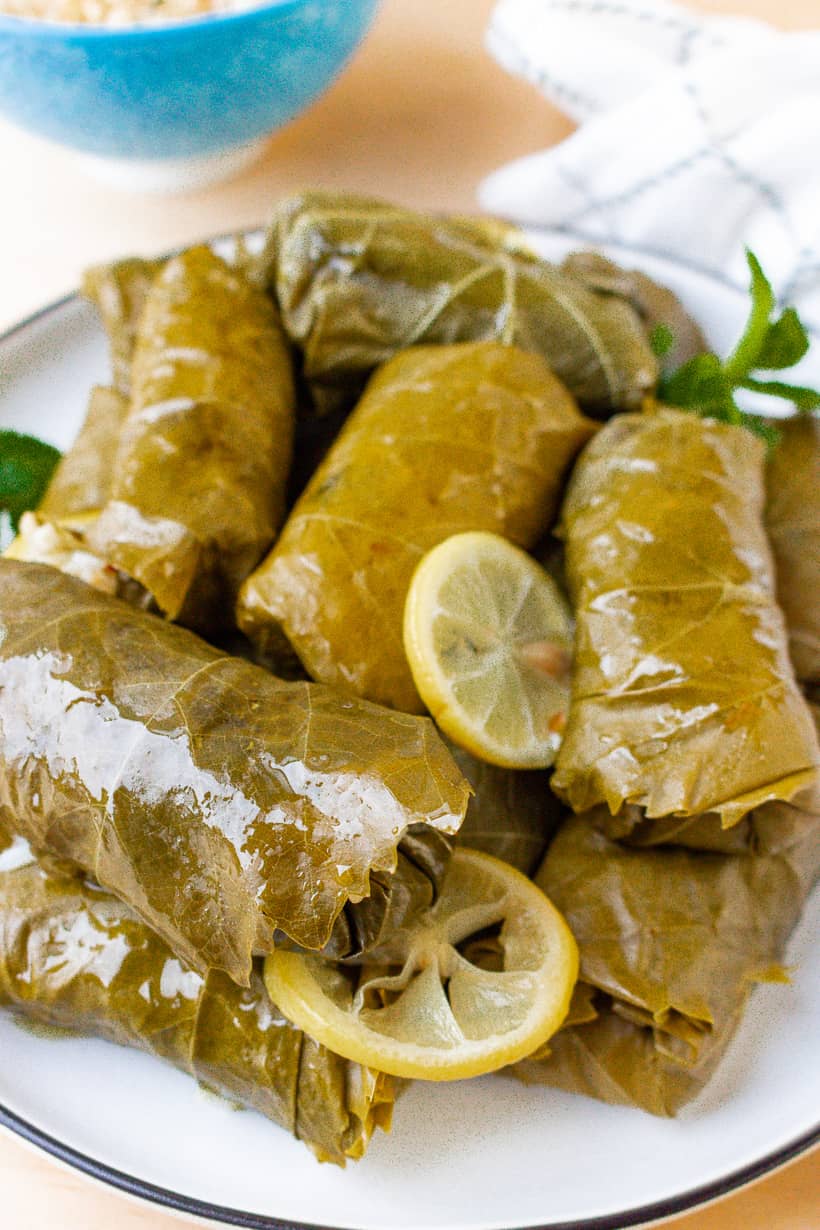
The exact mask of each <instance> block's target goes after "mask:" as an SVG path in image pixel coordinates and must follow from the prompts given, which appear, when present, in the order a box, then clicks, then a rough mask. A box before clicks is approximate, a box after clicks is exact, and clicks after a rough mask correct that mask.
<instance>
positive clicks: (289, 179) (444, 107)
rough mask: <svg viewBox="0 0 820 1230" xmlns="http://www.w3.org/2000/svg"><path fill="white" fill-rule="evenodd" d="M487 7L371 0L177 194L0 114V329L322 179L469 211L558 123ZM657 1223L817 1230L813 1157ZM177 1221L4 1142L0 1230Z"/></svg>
mask: <svg viewBox="0 0 820 1230" xmlns="http://www.w3.org/2000/svg"><path fill="white" fill-rule="evenodd" d="M491 7H492V4H491V0H412V2H411V0H383V3H382V8H381V10H380V13H379V16H378V18H377V20H376V23H375V26H374V28H373V30H372V32H371V34H370V35H369V37H368V39H367V40H366V42H365V44H364V45H363V46H362V48H361V49H360V51H359V53H358V54H357V56H356V57H355V59H354V61H353V62H352V64H351V66H350V68H349V69H348V71H347V72H346V73H345V74H344V75H343V76H342V78H341V79H340V80H339V81H338V82H337V83H336V84H335V85H334V86H333V88H332V89H331V90H330V91H329V92H328V93H327V94H326V95H325V96H324V97H323V98H322V99H320V100H319V102H317V103H316V104H315V105H314V106H313V107H312V108H311V109H310V110H309V111H308V112H306V113H305V114H304V115H303V116H302V117H300V118H299V119H297V120H296V121H294V122H293V123H292V124H290V125H289V126H288V127H287V128H286V129H284V130H283V131H282V132H280V133H279V134H278V135H276V136H275V137H274V138H273V139H272V140H271V142H270V145H269V147H268V148H267V150H266V152H265V154H264V156H263V157H262V159H261V160H260V161H259V162H258V163H257V164H256V165H255V166H254V167H252V168H251V169H250V170H248V171H247V172H246V173H245V174H244V175H242V176H241V177H240V178H238V179H236V180H233V181H232V182H230V183H225V184H222V185H218V186H216V187H213V188H211V189H208V190H207V191H203V192H197V193H192V194H189V195H186V196H182V197H177V198H168V197H139V196H125V195H120V194H118V193H116V192H113V191H109V190H106V189H103V188H100V187H99V186H97V185H96V184H94V183H91V182H90V181H89V180H87V179H86V178H85V177H84V175H83V173H82V172H81V171H80V169H79V168H78V167H77V166H76V164H75V162H74V160H73V158H72V156H71V155H70V154H68V153H66V152H65V151H64V150H62V149H59V148H57V147H55V146H52V145H49V144H46V143H45V142H42V141H39V140H37V139H35V138H33V137H31V136H28V135H27V134H24V133H21V132H19V131H17V130H15V129H13V128H11V127H10V126H8V125H6V124H4V123H2V122H0V167H2V168H3V170H2V175H0V181H1V182H2V185H3V186H2V192H1V193H0V223H2V225H1V226H0V233H1V234H2V239H0V256H2V261H1V262H0V267H1V268H2V271H3V276H2V278H1V279H0V329H3V328H5V327H7V326H8V325H10V324H12V323H13V322H14V321H15V320H18V319H20V318H21V317H22V316H24V315H26V314H27V313H28V312H30V311H32V310H34V309H35V308H37V307H39V306H41V305H42V304H44V303H46V302H48V301H49V300H51V299H53V298H56V297H57V296H59V295H61V294H63V293H65V292H66V291H67V290H70V289H72V288H73V287H74V286H75V285H76V284H77V280H78V277H79V274H80V271H81V269H82V268H83V266H84V265H86V264H88V263H90V262H92V261H98V260H102V259H104V258H106V257H110V256H115V255H123V254H125V253H128V252H139V253H144V254H150V253H153V252H161V251H163V250H166V249H168V248H170V247H173V246H175V245H177V244H181V243H184V242H187V241H190V240H193V239H196V238H201V237H204V236H207V235H210V234H217V233H219V232H222V231H225V230H229V229H235V228H239V227H243V226H252V225H257V224H259V223H261V222H263V221H264V219H265V218H266V216H267V214H268V212H269V210H270V208H271V205H272V203H273V202H274V201H275V200H276V199H277V198H278V197H279V196H280V195H282V194H283V193H285V192H287V191H289V190H291V189H293V188H298V187H304V186H306V185H312V184H322V185H325V186H329V187H333V186H336V187H344V188H354V189H363V190H371V191H372V190H376V191H378V192H379V193H381V194H382V195H385V196H391V197H394V198H395V199H397V200H399V201H402V202H404V203H407V204H410V205H418V206H429V207H434V208H439V209H470V208H471V207H473V206H474V192H475V186H476V183H477V182H478V180H479V179H480V178H481V176H482V175H484V174H485V173H486V172H488V171H489V170H491V169H492V168H493V167H495V166H497V165H499V164H500V163H502V162H504V161H506V160H507V159H509V158H512V157H515V156H516V155H519V154H524V153H529V152H530V151H533V150H536V149H540V148H542V147H544V146H545V145H548V144H550V143H552V142H554V141H557V140H559V139H561V138H562V137H563V136H565V135H566V134H567V133H568V132H569V131H570V125H569V123H568V121H567V120H566V119H565V117H563V116H562V115H560V114H559V113H558V112H557V111H555V110H554V109H553V108H551V107H550V106H549V105H548V104H547V103H546V102H544V101H543V99H541V98H540V96H539V95H538V94H537V93H536V92H535V91H534V90H533V89H532V88H531V87H529V86H527V85H526V84H524V83H523V82H520V81H517V80H514V79H512V78H510V77H508V76H507V75H506V74H504V73H503V72H502V71H501V70H500V69H499V68H498V67H497V66H496V65H495V64H494V62H493V61H492V60H491V59H490V58H489V57H488V56H487V54H486V53H485V52H484V50H483V47H482V33H483V30H484V27H485V25H486V21H487V17H488V15H489V12H490V9H491ZM697 7H700V8H701V9H704V10H708V11H712V12H727V13H728V12H733V13H743V14H746V15H750V16H756V17H766V18H768V19H770V20H771V21H773V22H775V23H776V24H778V25H781V26H784V27H791V28H800V27H809V26H813V25H815V26H817V25H820V0H699V4H698V5H697ZM663 1224H664V1230H749V1228H753V1230H757V1228H758V1227H759V1228H760V1230H764V1228H765V1230H818V1228H820V1152H817V1151H815V1153H814V1154H813V1155H810V1156H808V1157H804V1158H802V1159H800V1160H799V1161H797V1162H794V1163H793V1164H792V1165H790V1166H788V1167H786V1168H785V1169H783V1170H781V1171H780V1172H778V1173H777V1174H774V1175H770V1176H768V1177H766V1178H765V1179H763V1180H761V1181H760V1182H759V1183H757V1184H755V1185H754V1186H753V1187H751V1188H747V1189H746V1190H745V1191H743V1192H739V1193H735V1194H734V1195H732V1196H729V1197H727V1198H726V1199H725V1200H723V1201H721V1202H719V1203H718V1204H716V1205H713V1206H711V1207H710V1208H708V1209H706V1210H702V1211H699V1212H695V1213H692V1214H689V1215H687V1216H684V1217H680V1218H675V1219H673V1220H671V1221H667V1222H665V1223H663ZM179 1225H180V1221H179V1219H176V1218H172V1217H171V1216H169V1215H168V1214H166V1213H164V1212H161V1211H158V1210H155V1209H153V1208H149V1207H147V1206H141V1205H138V1204H136V1203H132V1202H130V1201H128V1200H126V1199H125V1198H123V1197H122V1196H120V1195H118V1194H115V1193H112V1192H109V1191H107V1190H104V1189H102V1188H100V1187H97V1186H95V1185H94V1184H92V1183H91V1182H90V1181H88V1180H86V1179H84V1178H82V1177H80V1176H77V1175H75V1174H73V1173H70V1172H69V1171H67V1170H64V1169H62V1168H60V1167H59V1166H57V1165H56V1164H55V1163H53V1162H52V1161H51V1160H49V1159H47V1158H45V1157H43V1156H40V1155H38V1154H36V1153H34V1152H33V1151H31V1150H29V1149H28V1148H24V1147H23V1146H22V1145H21V1144H20V1142H19V1141H17V1140H15V1139H13V1138H11V1137H7V1136H4V1135H0V1227H2V1230H114V1228H116V1230H173V1228H174V1227H176V1226H179Z"/></svg>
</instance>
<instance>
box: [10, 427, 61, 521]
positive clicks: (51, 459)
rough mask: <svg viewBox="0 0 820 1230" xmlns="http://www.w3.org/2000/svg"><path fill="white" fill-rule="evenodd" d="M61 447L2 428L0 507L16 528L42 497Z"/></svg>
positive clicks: (58, 457)
mask: <svg viewBox="0 0 820 1230" xmlns="http://www.w3.org/2000/svg"><path fill="white" fill-rule="evenodd" d="M59 460H60V453H59V450H58V449H56V448H54V447H53V445H51V444H45V443H44V442H43V441H42V440H37V439H35V437H34V436H25V435H21V434H20V433H19V432H16V431H0V510H2V511H3V512H6V513H7V514H8V517H9V520H10V521H11V527H12V529H13V530H14V531H15V533H16V531H17V525H18V522H19V520H20V517H21V515H22V514H23V513H24V512H25V511H26V509H28V508H35V507H36V506H37V504H39V502H40V500H41V499H42V498H43V495H44V493H45V489H46V487H47V486H48V483H49V480H50V478H51V475H52V474H53V473H54V467H55V466H56V465H57V462H58V461H59Z"/></svg>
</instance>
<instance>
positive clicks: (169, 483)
mask: <svg viewBox="0 0 820 1230" xmlns="http://www.w3.org/2000/svg"><path fill="white" fill-rule="evenodd" d="M294 398H295V394H294V389H293V377H292V372H291V365H290V355H289V352H288V349H287V346H286V343H285V340H284V337H283V336H282V333H281V329H280V326H279V323H278V320H277V316H276V312H275V310H274V308H273V306H272V304H271V303H270V301H269V300H268V298H267V297H266V296H265V295H264V293H263V292H262V291H260V290H257V289H256V288H254V287H253V286H251V284H250V283H249V282H248V280H247V279H246V278H245V277H243V276H242V275H241V274H240V273H237V272H236V271H235V270H232V269H230V268H229V266H228V265H226V264H225V262H224V261H222V260H221V259H220V258H219V257H218V256H216V255H215V254H214V253H213V252H212V251H211V249H210V248H207V247H198V248H190V249H189V250H187V251H186V252H184V253H182V254H181V255H180V256H177V257H174V258H173V259H172V260H170V261H168V262H167V264H165V265H164V267H163V268H162V270H161V272H160V273H159V275H158V276H157V278H156V279H155V280H154V282H153V283H152V285H151V287H150V289H149V290H148V292H147V295H146V299H145V304H144V308H143V312H142V315H141V317H140V324H139V327H138V330H137V336H136V343H135V348H134V356H133V362H132V365H131V392H130V403H129V410H128V415H127V418H126V420H125V423H124V424H123V427H122V431H121V435H120V440H119V447H118V450H117V455H116V459H115V464H114V474H113V479H112V484H111V491H110V497H109V499H108V502H107V503H106V505H105V507H104V508H103V510H102V512H101V514H100V517H99V519H98V520H97V521H96V522H95V523H94V524H93V525H92V526H91V528H90V529H89V533H88V541H89V543H90V546H91V548H92V550H94V551H95V552H96V553H97V554H99V555H101V556H103V557H104V558H105V559H106V560H107V561H108V562H109V563H111V564H113V565H114V566H115V567H116V568H118V569H120V570H121V571H122V572H124V573H125V574H126V575H128V576H129V577H132V578H133V579H134V580H136V581H138V582H139V583H140V584H141V585H142V586H143V587H144V588H145V589H146V590H147V591H148V593H149V594H151V595H152V596H153V598H154V599H155V601H156V603H157V605H158V606H159V608H160V610H162V611H163V613H164V614H166V615H167V616H168V617H169V618H170V619H179V620H180V621H181V622H183V623H187V624H190V625H192V626H195V627H197V628H199V629H202V630H204V631H210V630H211V629H212V628H214V627H219V626H222V625H225V624H229V623H230V621H231V617H232V610H233V603H234V600H235V597H236V592H237V590H238V588H239V585H240V583H241V582H242V581H243V580H244V578H245V577H246V576H247V575H248V573H249V572H250V571H251V570H252V568H253V567H254V565H255V564H256V563H257V562H258V560H259V559H260V558H261V556H262V555H263V554H264V552H265V550H266V549H267V547H268V546H269V545H270V543H271V541H272V539H273V536H274V534H275V532H276V530H277V528H278V526H279V523H280V521H281V519H282V517H283V515H284V507H285V488H286V484H287V476H288V471H289V469H290V462H291V451H292V440H293V417H294Z"/></svg>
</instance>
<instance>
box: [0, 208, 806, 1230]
mask: <svg viewBox="0 0 820 1230" xmlns="http://www.w3.org/2000/svg"><path fill="white" fill-rule="evenodd" d="M242 233H243V234H244V235H248V234H254V233H258V231H256V230H255V228H251V229H250V231H245V232H242ZM236 234H237V232H235V231H230V232H227V233H225V234H222V235H215V236H213V237H211V238H210V239H208V240H206V241H204V242H208V243H219V242H220V241H222V242H225V241H228V240H230V239H232V238H234V236H235V235H236ZM177 250H181V249H177ZM172 254H173V253H170V254H169V255H172ZM79 298H81V295H80V293H79V292H78V291H74V292H70V293H69V294H67V295H63V296H61V297H60V298H59V299H55V300H53V301H52V302H51V303H48V304H46V305H45V306H44V307H42V308H39V309H37V310H36V311H34V312H32V313H31V314H30V315H28V316H26V317H24V319H23V320H20V321H18V322H17V323H16V324H14V325H12V326H11V327H10V328H8V329H6V330H5V331H4V332H2V333H0V346H2V344H3V343H4V342H8V341H10V340H11V339H12V338H14V337H16V336H17V335H18V334H21V333H24V332H25V330H26V329H28V328H30V327H31V326H34V325H38V324H40V323H42V322H44V321H45V320H46V319H47V318H48V317H49V316H51V315H53V314H58V313H59V312H60V311H62V310H63V309H64V308H67V307H69V306H70V305H71V304H72V303H74V302H75V301H76V300H78V299H79ZM0 1127H4V1128H6V1129H7V1130H8V1131H10V1132H12V1133H13V1134H14V1135H16V1136H19V1137H20V1138H21V1139H22V1140H24V1141H26V1142H27V1143H28V1144H30V1145H33V1146H34V1147H35V1148H37V1149H39V1150H41V1151H42V1152H44V1153H46V1154H48V1155H49V1156H51V1157H53V1158H56V1160H57V1161H59V1162H62V1163H63V1164H64V1165H66V1166H69V1167H70V1168H71V1169H73V1170H77V1171H79V1172H80V1173H81V1174H84V1175H87V1176H88V1177H89V1178H92V1179H95V1180H97V1182H100V1183H103V1184H104V1185H105V1186H107V1187H113V1188H114V1189H116V1190H117V1191H121V1192H124V1193H126V1194H127V1195H129V1196H132V1197H135V1198H136V1199H138V1200H141V1201H143V1202H145V1203H147V1204H152V1205H156V1206H159V1207H161V1208H163V1207H164V1208H168V1209H171V1210H173V1211H174V1212H175V1213H180V1214H184V1215H186V1216H189V1217H196V1218H199V1219H201V1220H205V1221H210V1222H214V1223H217V1224H221V1225H228V1226H238V1227H240V1228H241V1230H338V1227H333V1226H326V1225H319V1224H318V1223H316V1222H292V1221H281V1220H279V1219H278V1218H275V1217H267V1216H265V1215H264V1214H258V1213H247V1212H243V1211H242V1210H241V1209H231V1208H227V1207H226V1206H224V1205H215V1204H211V1203H209V1202H208V1201H206V1200H198V1199H196V1198H195V1197H193V1196H183V1195H180V1193H178V1192H173V1191H170V1190H169V1189H168V1188H164V1187H158V1186H156V1185H155V1184H153V1183H148V1182H147V1181H146V1180H144V1179H138V1178H136V1177H135V1176H134V1175H130V1174H126V1173H125V1172H124V1171H121V1170H116V1169H115V1168H114V1167H113V1166H109V1165H107V1164H106V1163H105V1162H100V1161H98V1160H97V1159H96V1158H93V1157H88V1156H87V1155H86V1154H84V1153H81V1152H80V1151H79V1150H78V1149H74V1148H72V1147H71V1146H70V1145H66V1144H63V1143H62V1141H60V1140H57V1139H56V1138H55V1137H53V1136H49V1135H48V1133H47V1132H44V1131H43V1130H42V1129H40V1128H38V1127H36V1126H35V1125H34V1124H32V1123H29V1122H28V1121H27V1120H26V1119H23V1118H21V1117H20V1116H19V1115H16V1114H15V1113H14V1112H13V1111H11V1110H9V1109H8V1108H7V1107H6V1106H4V1105H3V1104H2V1103H0ZM818 1144H820V1122H818V1124H817V1126H816V1127H815V1128H812V1129H811V1130H810V1131H808V1132H806V1133H805V1134H804V1135H802V1136H799V1137H797V1139H795V1140H793V1141H790V1142H789V1143H788V1144H786V1145H783V1147H782V1148H780V1149H776V1150H775V1151H774V1152H773V1153H769V1154H766V1155H765V1156H764V1157H762V1158H760V1159H758V1160H757V1161H755V1162H751V1163H750V1164H749V1165H748V1166H742V1167H741V1168H740V1169H739V1170H734V1171H732V1172H731V1173H730V1174H728V1175H724V1176H723V1177H722V1178H720V1179H715V1180H714V1181H713V1182H711V1183H704V1184H702V1185H701V1186H699V1187H693V1188H690V1189H689V1190H688V1191H686V1192H683V1193H681V1194H680V1195H678V1196H672V1197H669V1198H667V1199H664V1200H658V1201H655V1202H654V1203H653V1204H646V1205H640V1206H638V1207H636V1208H632V1209H626V1210H624V1211H623V1212H622V1213H615V1214H606V1215H604V1216H602V1217H591V1218H589V1217H588V1218H582V1219H581V1220H580V1221H577V1220H576V1221H562V1222H540V1223H538V1224H537V1225H533V1224H530V1225H528V1226H510V1227H507V1228H506V1230H630V1228H631V1227H633V1226H634V1227H637V1226H648V1225H651V1224H652V1223H653V1222H657V1221H659V1220H665V1219H666V1218H669V1217H675V1216H678V1215H679V1214H681V1213H687V1212H691V1211H692V1210H693V1209H696V1208H698V1207H700V1206H702V1205H706V1204H710V1203H712V1202H713V1201H716V1200H720V1199H722V1197H724V1196H728V1195H729V1194H730V1193H732V1192H735V1191H738V1190H739V1189H740V1188H742V1187H746V1186H748V1185H749V1184H750V1183H754V1182H756V1181H757V1180H758V1179H762V1178H763V1177H764V1176H766V1175H768V1174H770V1173H771V1172H772V1171H775V1170H779V1169H780V1168H781V1167H782V1166H785V1165H786V1164H787V1163H788V1162H791V1161H795V1160H796V1159H797V1158H798V1157H800V1156H801V1155H802V1154H805V1153H808V1152H810V1151H811V1149H813V1148H814V1147H815V1146H817V1145H818Z"/></svg>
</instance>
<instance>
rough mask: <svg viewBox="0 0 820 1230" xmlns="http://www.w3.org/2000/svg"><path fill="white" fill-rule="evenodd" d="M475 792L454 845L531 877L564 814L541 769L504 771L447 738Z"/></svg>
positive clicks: (548, 775)
mask: <svg viewBox="0 0 820 1230" xmlns="http://www.w3.org/2000/svg"><path fill="white" fill-rule="evenodd" d="M445 742H446V743H447V746H448V747H449V748H450V751H451V752H452V755H453V760H455V762H456V764H457V765H458V767H459V768H460V769H461V772H462V773H463V774H464V776H465V777H466V779H467V781H468V782H469V783H470V785H471V786H472V788H473V794H472V797H471V799H470V802H469V803H468V805H467V815H466V816H465V817H464V823H463V824H462V826H461V828H460V829H459V831H458V835H457V838H456V841H457V842H458V843H459V844H460V845H465V846H470V847H471V848H472V849H473V850H483V851H484V853H485V854H492V855H494V856H495V858H500V859H502V860H503V862H505V863H509V864H510V865H511V866H513V867H517V868H518V870H519V871H523V872H524V875H532V874H533V872H534V871H535V870H536V869H537V868H538V867H539V866H540V864H541V859H542V857H543V855H544V851H545V850H546V848H547V845H548V843H549V841H550V839H551V838H552V836H553V834H554V833H555V831H556V829H557V828H558V825H559V823H560V820H561V818H562V816H563V814H564V808H563V805H562V804H561V803H560V802H559V800H558V799H557V798H556V797H555V795H554V794H553V793H552V791H551V790H550V786H549V781H550V774H549V772H548V771H547V770H545V769H502V768H500V767H499V766H498V765H494V764H487V763H486V762H485V761H483V760H479V759H478V757H477V756H473V755H472V754H471V753H470V752H468V751H466V750H465V749H464V748H463V747H458V746H457V744H455V743H451V742H450V741H449V740H445Z"/></svg>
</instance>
